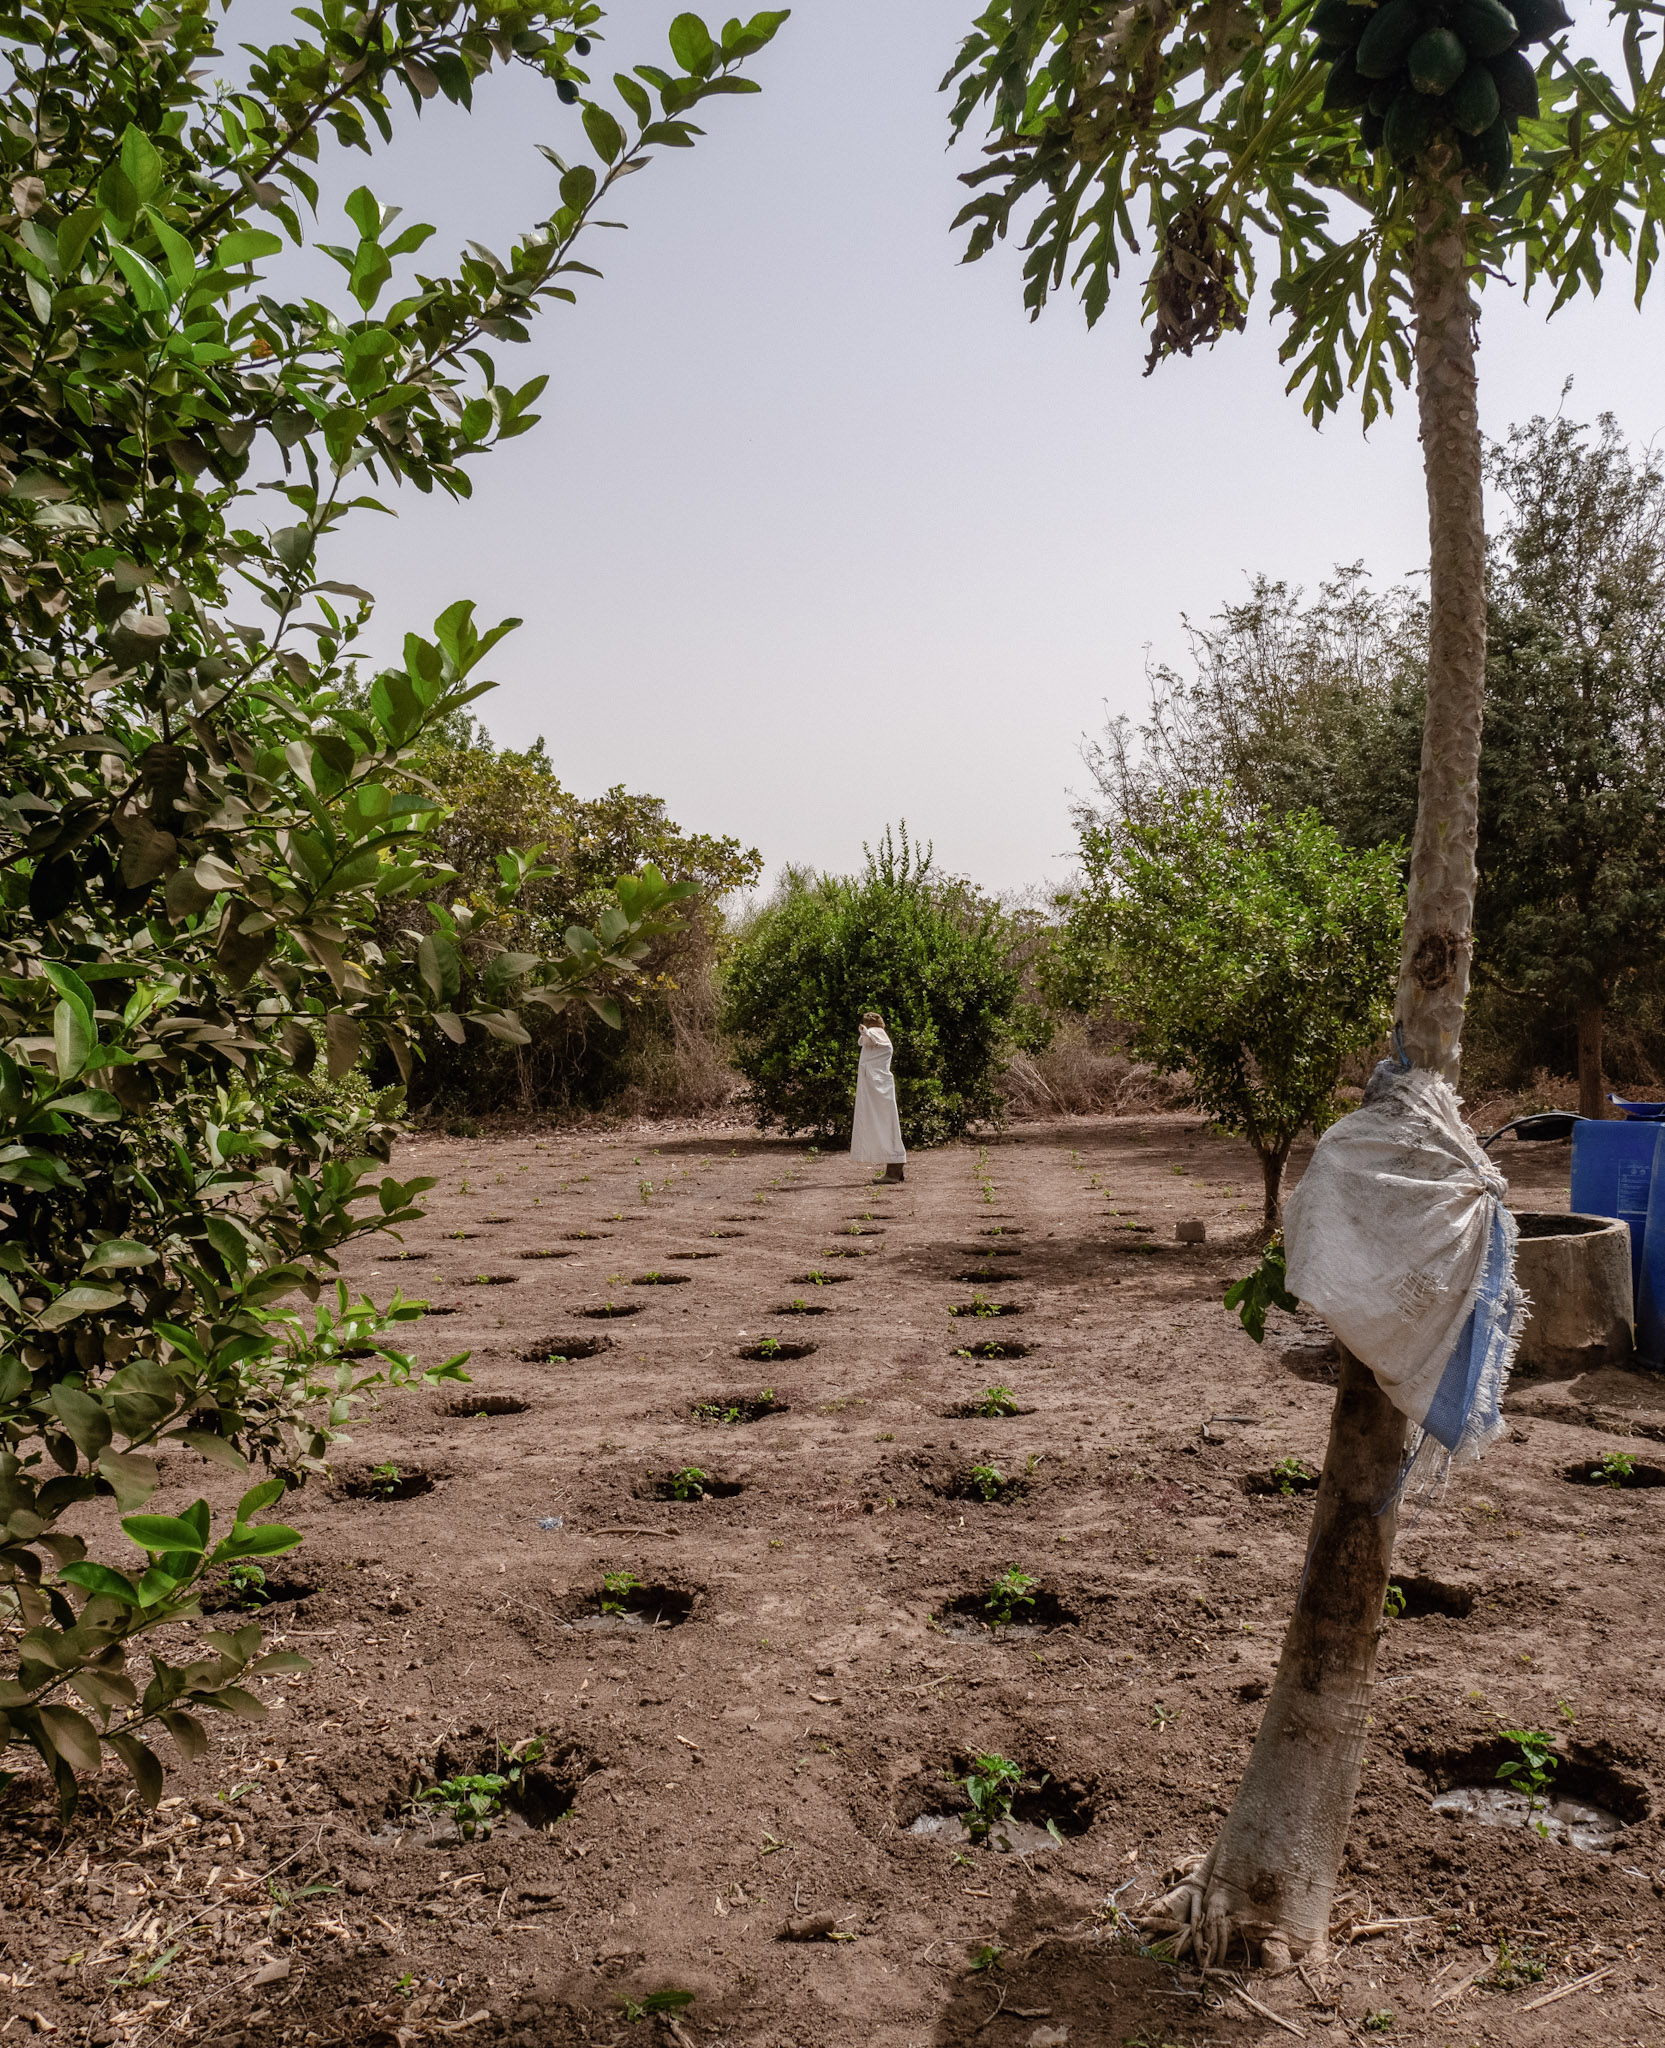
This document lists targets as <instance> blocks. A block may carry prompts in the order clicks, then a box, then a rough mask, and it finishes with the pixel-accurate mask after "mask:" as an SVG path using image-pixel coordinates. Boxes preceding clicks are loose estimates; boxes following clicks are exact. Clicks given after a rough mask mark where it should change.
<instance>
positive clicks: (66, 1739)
mask: <svg viewBox="0 0 1665 2048" xmlns="http://www.w3.org/2000/svg"><path fill="white" fill-rule="evenodd" d="M35 1712H36V1713H37V1714H38V1715H39V1716H40V1723H41V1726H42V1728H44V1729H45V1731H46V1734H47V1737H48V1739H49V1740H50V1741H51V1744H52V1747H53V1748H54V1749H55V1750H56V1751H57V1752H58V1754H59V1756H61V1757H62V1758H63V1760H64V1761H65V1763H67V1764H68V1765H69V1767H70V1769H71V1770H73V1771H82V1772H85V1773H86V1774H87V1775H89V1776H90V1775H91V1774H92V1773H93V1772H94V1771H96V1770H97V1769H98V1767H99V1765H100V1764H101V1763H102V1762H103V1760H104V1759H103V1757H102V1755H101V1754H100V1751H99V1744H98V1730H97V1729H96V1728H95V1727H94V1726H93V1724H92V1723H91V1722H90V1721H89V1720H88V1719H87V1717H86V1715H85V1714H78V1713H77V1712H76V1711H75V1709H74V1708H73V1707H56V1706H53V1707H37V1708H36V1709H35Z"/></svg>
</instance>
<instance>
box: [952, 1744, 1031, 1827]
mask: <svg viewBox="0 0 1665 2048" xmlns="http://www.w3.org/2000/svg"><path fill="white" fill-rule="evenodd" d="M1022 1782H1023V1766H1022V1765H1021V1764H1015V1763H1013V1762H1012V1760H1011V1758H1010V1757H1005V1756H1000V1755H998V1754H995V1753H991V1754H989V1755H988V1756H974V1757H973V1758H972V1759H971V1769H970V1770H969V1771H968V1772H967V1773H966V1776H965V1780H964V1784H965V1796H966V1797H967V1799H969V1800H970V1801H971V1809H970V1811H969V1812H967V1813H962V1814H961V1815H960V1826H961V1827H963V1828H964V1829H965V1831H966V1833H967V1834H968V1835H969V1836H970V1837H971V1839H972V1840H973V1841H974V1842H986V1841H987V1840H988V1839H989V1836H990V1835H991V1834H992V1833H993V1832H994V1831H995V1829H997V1828H1000V1829H1004V1827H1005V1825H1006V1823H1007V1822H1008V1821H1009V1820H1010V1819H1011V1817H1012V1798H1013V1795H1014V1794H1015V1793H1016V1791H1017V1789H1018V1786H1019V1785H1020V1784H1021V1783H1022ZM1000 1840H1001V1844H1002V1846H1003V1847H1005V1848H1008V1849H1009V1848H1010V1847H1011V1843H1010V1842H1009V1841H1007V1840H1006V1838H1005V1836H1004V1834H1002V1835H1001V1837H1000Z"/></svg>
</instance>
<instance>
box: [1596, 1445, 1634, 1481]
mask: <svg viewBox="0 0 1665 2048" xmlns="http://www.w3.org/2000/svg"><path fill="white" fill-rule="evenodd" d="M1596 1473H1597V1475H1598V1483H1599V1484H1600V1485H1602V1486H1628V1485H1629V1484H1630V1482H1631V1480H1632V1479H1633V1478H1634V1477H1635V1473H1636V1460H1635V1459H1634V1458H1633V1457H1632V1456H1631V1454H1630V1453H1629V1451H1607V1452H1605V1453H1604V1454H1603V1456H1602V1459H1601V1462H1600V1463H1599V1464H1598V1465H1597V1467H1596Z"/></svg>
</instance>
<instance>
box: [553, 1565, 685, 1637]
mask: <svg viewBox="0 0 1665 2048" xmlns="http://www.w3.org/2000/svg"><path fill="white" fill-rule="evenodd" d="M693 1611H694V1595H693V1594H692V1593H691V1592H690V1591H689V1590H688V1588H687V1587H686V1586H666V1585H656V1584H654V1583H652V1582H651V1581H646V1580H642V1579H638V1578H637V1577H636V1575H635V1573H634V1572H628V1571H618V1572H607V1573H604V1574H603V1576H602V1581H601V1584H600V1585H599V1586H598V1587H597V1588H596V1590H595V1591H594V1592H592V1593H586V1594H584V1595H583V1596H582V1597H581V1600H580V1603H579V1611H578V1614H577V1616H576V1617H575V1619H574V1620H573V1622H572V1623H571V1626H572V1627H573V1628H579V1629H585V1630H591V1629H637V1628H680V1627H681V1626H682V1624H683V1622H685V1621H686V1620H687V1619H688V1617H689V1616H690V1615H691V1614H692V1613H693Z"/></svg>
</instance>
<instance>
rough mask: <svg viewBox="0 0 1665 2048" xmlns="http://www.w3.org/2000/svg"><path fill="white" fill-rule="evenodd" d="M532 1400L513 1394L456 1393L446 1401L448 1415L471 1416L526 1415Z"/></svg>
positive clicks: (445, 1409) (445, 1411) (445, 1410)
mask: <svg viewBox="0 0 1665 2048" xmlns="http://www.w3.org/2000/svg"><path fill="white" fill-rule="evenodd" d="M531 1405H532V1404H531V1402H530V1401H522V1400H519V1399H518V1398H517V1397H516V1396H515V1395H513V1394H456V1395H454V1396H453V1397H452V1398H451V1399H450V1400H449V1401H447V1402H446V1404H445V1408H444V1413H445V1414H447V1415H466V1416H469V1417H471V1418H472V1417H477V1416H482V1415H486V1416H490V1415H524V1414H525V1413H526V1412H527V1410H528V1409H529V1408H530V1407H531Z"/></svg>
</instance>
